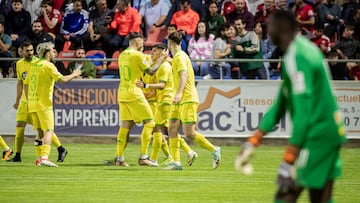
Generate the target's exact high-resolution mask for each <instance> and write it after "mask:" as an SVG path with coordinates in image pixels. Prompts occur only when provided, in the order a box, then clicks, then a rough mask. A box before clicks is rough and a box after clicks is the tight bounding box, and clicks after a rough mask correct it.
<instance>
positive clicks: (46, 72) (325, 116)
mask: <svg viewBox="0 0 360 203" xmlns="http://www.w3.org/2000/svg"><path fill="white" fill-rule="evenodd" d="M298 32H299V29H298V26H297V20H296V17H295V16H294V14H292V13H291V12H289V11H282V10H279V11H276V12H275V13H274V14H273V15H271V17H270V18H269V21H268V34H269V36H270V38H271V40H272V42H273V43H274V44H275V45H276V46H277V47H278V48H279V49H280V50H281V51H282V52H284V56H283V61H282V66H281V67H282V70H281V71H282V83H281V87H280V90H279V93H278V95H277V98H276V102H275V103H274V104H273V105H272V106H271V108H270V109H269V111H268V112H267V113H266V115H265V116H264V117H263V119H262V120H261V122H260V124H259V127H258V129H257V130H256V131H255V132H254V133H253V135H252V136H251V137H249V138H248V139H247V140H246V142H244V143H243V144H242V146H241V149H240V152H239V154H238V156H237V158H236V160H235V169H236V170H238V171H240V172H242V173H244V174H247V175H249V174H252V173H253V170H254V169H253V167H252V165H251V157H252V155H253V154H254V152H255V149H256V147H257V146H259V145H260V143H261V141H262V139H263V137H264V136H265V135H266V134H267V133H268V132H271V131H272V129H273V127H274V126H275V125H276V124H277V123H278V122H279V120H280V119H281V117H282V116H284V115H285V113H286V112H289V113H290V117H291V120H292V126H293V129H292V132H291V135H290V138H289V141H288V145H287V147H286V150H285V153H284V156H283V160H282V163H281V164H280V167H279V169H278V174H277V184H278V189H277V191H276V194H275V197H274V202H296V201H297V199H298V197H299V196H300V194H301V192H302V191H303V190H304V189H305V188H307V189H308V190H309V194H310V195H309V198H310V201H311V202H313V203H315V202H316V203H317V202H333V200H332V189H333V185H334V181H335V179H336V178H337V177H339V176H340V174H341V167H342V166H341V160H340V157H339V151H340V148H341V145H342V144H343V143H344V142H346V136H345V129H344V125H343V123H342V118H341V115H340V113H339V111H338V107H337V104H336V101H335V100H334V97H333V93H332V89H331V85H330V82H329V73H328V71H329V69H328V67H327V65H326V63H325V61H324V59H323V56H322V53H321V52H320V50H319V49H318V48H316V47H315V46H314V45H312V43H311V42H310V41H308V40H307V39H305V38H304V37H302V36H300V35H298ZM182 38H183V35H182V33H181V32H174V33H172V34H170V35H169V36H168V44H167V45H163V44H158V45H155V46H154V47H153V48H152V51H151V55H150V56H148V55H145V54H144V53H143V52H142V51H143V49H144V39H143V37H142V35H141V34H139V33H130V34H129V36H128V39H129V47H128V48H127V49H126V50H124V51H122V52H121V54H120V56H119V59H118V64H119V75H120V79H121V80H120V84H119V88H118V103H119V110H120V121H121V124H120V128H119V131H118V135H117V143H116V152H115V165H116V166H118V167H129V164H128V163H127V162H126V160H125V154H124V153H125V149H126V146H127V142H128V138H129V132H130V130H131V128H132V127H133V125H134V124H137V123H141V124H142V125H143V129H142V132H141V149H140V155H139V159H138V164H139V165H145V166H150V167H159V163H158V161H159V160H158V157H159V153H160V150H162V151H163V152H164V154H165V156H166V157H167V160H166V161H167V162H166V164H165V167H164V169H166V170H182V169H183V167H182V163H181V160H180V148H182V149H183V150H184V151H185V153H186V154H187V161H186V163H187V165H189V166H191V165H192V164H193V163H194V161H195V160H196V159H197V158H198V155H197V153H196V152H194V151H193V150H192V149H191V148H190V147H189V145H187V143H186V141H185V140H184V139H183V138H182V136H181V135H180V134H179V129H180V127H182V130H183V133H184V135H185V137H186V138H187V139H188V140H192V141H193V142H194V143H196V144H197V145H199V146H200V147H202V148H204V149H205V150H207V151H209V155H210V156H209V158H210V159H211V160H212V168H213V169H216V168H217V167H218V166H219V165H220V161H221V148H220V147H219V146H215V145H214V144H212V143H211V142H210V141H209V140H207V139H206V138H205V136H204V135H202V134H201V133H200V132H198V131H197V111H198V105H199V98H198V92H197V90H196V86H195V77H194V71H193V68H192V65H191V61H190V58H189V56H188V55H187V54H186V53H185V52H183V51H182V50H181V41H182ZM21 50H22V52H23V59H21V60H19V61H18V62H17V76H18V86H17V98H16V102H15V104H14V108H15V109H17V116H16V121H17V125H16V136H15V145H16V155H15V156H14V157H13V158H12V159H9V156H10V155H11V154H12V150H11V149H10V148H9V147H8V146H7V145H6V144H5V142H4V141H3V139H0V145H1V146H2V147H3V148H4V150H5V151H4V153H3V159H6V160H7V159H9V161H15V162H16V161H21V156H20V154H21V148H22V144H23V142H24V127H25V125H26V124H32V125H33V126H34V129H35V130H36V131H38V134H37V136H36V138H35V149H36V157H37V159H36V161H35V164H36V165H37V166H50V167H57V164H55V163H53V162H51V161H50V160H49V159H48V157H49V154H50V145H51V143H53V144H54V145H55V146H56V147H57V148H58V150H59V157H58V162H62V161H64V158H65V156H66V154H67V150H66V149H65V148H64V147H62V146H61V144H60V141H59V140H58V138H57V136H56V135H55V134H54V114H53V105H52V94H53V86H54V83H55V82H58V81H61V82H68V81H70V80H71V79H73V78H76V77H78V76H79V75H81V72H80V71H79V70H77V71H74V72H73V73H72V74H71V75H68V76H63V75H61V74H60V73H59V72H58V71H57V69H56V67H55V66H54V64H53V63H52V61H53V59H54V57H55V55H56V53H55V50H54V47H53V45H51V44H40V45H39V47H38V53H39V58H36V57H34V56H33V52H34V51H33V47H32V45H31V44H29V43H27V42H24V44H23V45H22V48H21ZM169 53H171V55H172V58H170V57H169V55H170V54H169ZM319 98H320V99H319ZM151 137H153V141H152V148H151V150H152V151H151V153H150V156H149V152H148V151H149V145H150V142H151ZM0 138H1V137H0ZM167 140H168V141H169V142H167ZM168 143H169V145H168Z"/></svg>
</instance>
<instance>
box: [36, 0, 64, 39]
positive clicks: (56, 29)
mask: <svg viewBox="0 0 360 203" xmlns="http://www.w3.org/2000/svg"><path fill="white" fill-rule="evenodd" d="M38 20H39V21H40V22H41V24H42V26H43V28H44V31H45V32H47V33H49V34H50V35H51V36H52V37H53V38H54V39H55V38H56V37H57V36H60V35H59V33H60V25H61V22H62V16H61V13H60V11H59V10H57V9H55V8H54V7H53V2H52V0H43V1H42V2H41V10H40V16H39V18H38Z"/></svg>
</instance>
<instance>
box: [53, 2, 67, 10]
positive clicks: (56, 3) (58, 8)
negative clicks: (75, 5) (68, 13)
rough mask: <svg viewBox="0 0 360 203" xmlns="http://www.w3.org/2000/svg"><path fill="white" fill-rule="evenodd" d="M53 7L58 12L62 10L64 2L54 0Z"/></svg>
mask: <svg viewBox="0 0 360 203" xmlns="http://www.w3.org/2000/svg"><path fill="white" fill-rule="evenodd" d="M51 2H52V7H53V9H56V10H58V11H60V10H61V6H62V5H63V4H64V0H52V1H51Z"/></svg>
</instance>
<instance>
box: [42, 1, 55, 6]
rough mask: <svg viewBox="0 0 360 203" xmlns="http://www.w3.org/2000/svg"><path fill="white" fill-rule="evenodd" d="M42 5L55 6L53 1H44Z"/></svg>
mask: <svg viewBox="0 0 360 203" xmlns="http://www.w3.org/2000/svg"><path fill="white" fill-rule="evenodd" d="M40 5H47V6H53V2H52V0H42V1H41V4H40Z"/></svg>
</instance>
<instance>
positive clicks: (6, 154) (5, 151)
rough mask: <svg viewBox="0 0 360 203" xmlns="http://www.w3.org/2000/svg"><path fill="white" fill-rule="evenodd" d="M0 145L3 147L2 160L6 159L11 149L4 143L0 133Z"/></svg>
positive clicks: (11, 151)
mask: <svg viewBox="0 0 360 203" xmlns="http://www.w3.org/2000/svg"><path fill="white" fill-rule="evenodd" d="M0 147H1V148H2V149H3V154H2V160H5V161H6V160H8V159H9V157H10V155H11V154H12V153H13V150H12V149H10V147H9V146H8V145H7V144H6V142H5V140H4V139H3V138H2V136H1V135H0Z"/></svg>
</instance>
